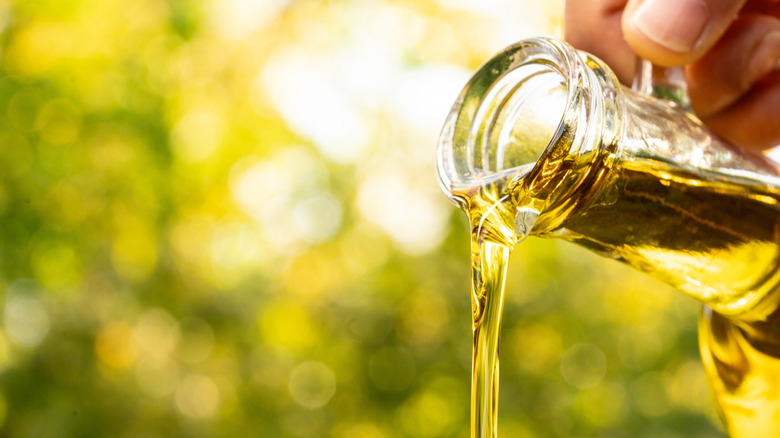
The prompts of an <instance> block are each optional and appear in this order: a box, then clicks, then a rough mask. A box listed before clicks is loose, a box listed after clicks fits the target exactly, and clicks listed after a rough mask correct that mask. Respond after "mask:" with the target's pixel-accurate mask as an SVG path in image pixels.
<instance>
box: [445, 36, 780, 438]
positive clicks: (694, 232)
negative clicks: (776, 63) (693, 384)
mask: <svg viewBox="0 0 780 438" xmlns="http://www.w3.org/2000/svg"><path fill="white" fill-rule="evenodd" d="M648 65H649V64H646V63H645V64H641V66H642V68H640V69H638V77H637V78H638V80H637V81H635V86H634V89H629V88H626V87H624V86H622V85H620V84H619V83H618V81H617V79H616V78H615V76H614V74H613V73H612V71H611V70H610V69H609V67H607V66H606V64H604V63H603V62H602V61H600V60H599V59H597V58H595V57H593V56H591V55H589V54H587V53H584V52H580V51H577V50H575V49H574V48H572V47H571V46H569V45H568V44H566V43H564V42H562V41H558V40H554V39H549V38H535V39H530V40H526V41H522V42H520V43H518V44H515V45H513V46H511V47H509V48H507V49H505V50H504V51H503V52H501V53H500V54H498V55H497V56H495V57H494V58H493V59H491V60H490V61H488V62H487V63H486V64H485V65H484V66H482V67H481V68H480V69H479V71H478V72H477V73H476V74H475V75H474V76H473V78H472V79H471V81H470V82H469V83H468V84H467V86H466V87H465V89H464V90H463V92H462V93H461V94H460V96H459V97H458V99H457V101H456V102H455V105H454V107H453V109H452V111H451V112H450V114H449V116H448V118H447V121H446V123H445V126H444V129H443V132H442V136H441V139H440V143H439V148H438V152H437V159H438V162H437V173H438V175H439V181H440V184H441V186H442V189H443V190H444V192H445V193H446V194H447V195H448V196H449V197H450V199H451V200H452V201H453V202H455V203H456V204H459V205H461V206H464V205H467V204H468V203H469V202H471V201H470V200H469V199H468V198H469V196H472V194H473V193H475V192H476V191H478V190H481V189H482V188H484V187H487V186H490V187H493V188H494V189H495V190H496V191H497V192H498V193H497V194H496V196H495V199H500V200H501V201H500V203H501V205H500V206H499V207H500V208H495V209H491V211H492V212H493V213H492V214H493V216H494V217H493V218H492V219H491V221H489V222H492V223H494V224H495V225H494V226H495V228H496V230H497V232H498V233H501V234H502V235H505V236H506V235H509V234H512V235H514V236H517V238H516V240H522V238H524V237H525V236H527V235H529V234H530V235H535V236H539V237H554V238H561V239H566V240H569V241H571V242H574V243H577V244H579V245H582V246H585V247H587V248H589V249H591V250H593V251H596V252H598V253H600V254H603V255H605V256H608V257H611V258H614V259H617V260H619V261H621V262H624V263H627V264H629V265H631V266H633V267H634V268H637V269H639V270H641V271H643V272H645V273H647V274H648V275H651V276H653V277H655V278H657V279H660V280H662V281H664V282H666V283H668V284H670V285H672V286H674V287H675V288H677V289H679V290H681V291H683V292H685V293H687V294H689V295H691V296H693V297H695V298H696V299H698V300H699V301H701V302H702V303H703V304H704V310H703V312H702V316H701V318H700V324H699V328H700V349H701V353H702V358H703V362H704V365H705V369H706V371H707V375H708V379H709V381H710V384H711V387H712V388H713V393H714V394H715V398H716V401H717V405H718V407H719V409H720V411H721V413H722V416H723V418H724V420H725V423H726V425H727V428H728V430H729V433H730V434H731V435H732V436H734V437H752V438H755V437H764V436H767V437H768V436H773V437H774V436H776V435H777V434H778V433H779V432H778V431H780V359H778V358H780V321H778V318H780V315H778V307H780V305H779V301H780V292H779V291H778V289H780V269H779V266H778V264H779V263H780V169H778V166H777V165H776V164H775V163H774V162H772V161H771V160H769V159H768V158H766V157H765V156H763V155H760V154H754V153H751V152H748V151H745V150H743V149H740V148H738V147H736V146H734V145H732V144H730V143H728V142H726V141H724V140H722V139H720V138H718V137H717V136H715V135H714V134H712V133H711V132H710V131H708V130H707V128H706V127H704V126H703V124H702V123H701V122H700V121H699V120H698V119H696V117H695V116H693V115H692V114H691V113H690V112H688V111H686V104H687V100H686V99H687V97H686V96H687V94H686V93H685V89H684V88H682V87H681V86H680V84H679V81H677V82H675V77H674V76H667V77H663V76H661V77H660V80H659V78H658V77H656V78H655V79H653V77H652V76H653V70H651V69H649V68H648V67H647V66H648ZM658 72H659V71H656V73H658ZM671 73H673V72H671ZM497 202H498V201H497Z"/></svg>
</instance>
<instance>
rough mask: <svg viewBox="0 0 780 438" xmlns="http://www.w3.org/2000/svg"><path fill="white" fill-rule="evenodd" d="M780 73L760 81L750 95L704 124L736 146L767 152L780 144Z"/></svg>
mask: <svg viewBox="0 0 780 438" xmlns="http://www.w3.org/2000/svg"><path fill="white" fill-rule="evenodd" d="M778 108H780V71H779V70H776V71H773V72H772V73H770V74H768V75H767V76H765V77H763V78H761V79H760V80H759V81H758V83H757V84H756V85H755V86H754V87H753V89H751V90H750V92H749V93H748V94H747V95H745V96H744V97H743V98H742V99H740V100H739V101H738V102H737V103H736V104H734V105H733V106H731V107H730V108H728V109H727V110H725V111H723V112H721V113H719V114H717V115H715V116H713V117H710V118H708V119H707V120H706V123H707V126H708V127H709V128H710V129H711V130H712V131H713V132H715V133H716V134H719V135H720V136H722V137H723V138H726V139H728V140H731V141H732V142H733V143H735V144H739V145H742V146H746V147H749V148H751V149H756V150H766V149H770V148H772V147H774V146H776V145H777V144H778V143H780V123H778V122H777V115H778Z"/></svg>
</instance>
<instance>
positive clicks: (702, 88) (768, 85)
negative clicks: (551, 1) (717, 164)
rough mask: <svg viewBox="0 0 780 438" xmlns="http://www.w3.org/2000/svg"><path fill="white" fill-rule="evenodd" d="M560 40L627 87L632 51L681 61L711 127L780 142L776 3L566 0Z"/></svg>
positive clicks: (756, 142) (746, 140) (760, 142)
mask: <svg viewBox="0 0 780 438" xmlns="http://www.w3.org/2000/svg"><path fill="white" fill-rule="evenodd" d="M564 38H565V39H566V40H567V41H568V42H569V43H571V44H572V45H573V46H574V47H576V48H578V49H580V50H584V51H586V52H590V53H592V54H594V55H596V56H598V57H599V58H601V59H603V60H604V61H605V62H606V63H607V64H609V65H610V67H612V69H613V70H614V71H615V73H616V74H617V76H618V78H619V79H620V81H621V82H623V83H625V84H630V83H631V79H632V77H633V75H634V68H635V65H636V56H637V54H638V55H639V56H641V57H643V58H645V59H647V60H649V61H651V62H653V63H654V64H658V65H662V66H676V65H684V66H685V76H686V81H687V82H688V93H689V95H690V98H691V105H692V106H693V109H694V112H695V113H696V114H697V116H698V117H699V118H700V119H701V120H702V121H703V122H704V123H705V124H706V125H707V126H708V127H709V128H710V129H712V131H714V132H715V133H717V134H719V135H721V136H722V137H724V138H726V139H729V140H731V141H732V142H734V143H736V144H739V145H742V146H745V147H749V148H753V149H758V150H763V149H768V148H771V147H774V146H777V145H779V144H780V0H734V1H732V0H566V16H565V32H564Z"/></svg>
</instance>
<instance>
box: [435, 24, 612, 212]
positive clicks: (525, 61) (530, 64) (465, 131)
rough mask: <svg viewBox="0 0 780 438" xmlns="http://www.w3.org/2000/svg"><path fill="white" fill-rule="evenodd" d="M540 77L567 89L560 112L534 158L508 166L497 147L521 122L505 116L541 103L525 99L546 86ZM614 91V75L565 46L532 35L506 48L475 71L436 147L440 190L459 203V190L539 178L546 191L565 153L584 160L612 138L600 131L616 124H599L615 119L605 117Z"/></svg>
mask: <svg viewBox="0 0 780 438" xmlns="http://www.w3.org/2000/svg"><path fill="white" fill-rule="evenodd" d="M540 75H541V76H544V75H548V76H549V77H548V79H550V78H552V77H554V78H557V80H559V81H560V83H561V84H563V87H564V88H565V97H563V98H562V99H561V101H560V102H557V103H555V104H554V105H553V106H557V107H558V109H557V110H556V111H557V115H556V114H553V116H552V118H551V119H552V120H553V121H552V122H550V121H549V120H548V124H549V127H548V128H547V129H548V136H549V138H548V139H547V141H546V143H545V144H543V145H542V147H541V148H538V150H536V155H533V156H532V157H530V156H529V155H525V156H524V157H526V158H528V159H527V160H525V161H522V160H520V161H518V160H517V159H515V160H514V161H511V160H509V161H508V162H507V160H506V159H505V158H506V154H507V153H509V152H511V151H509V148H508V147H507V145H506V144H496V143H495V142H498V141H505V140H506V138H508V137H507V135H506V133H507V132H511V131H512V130H513V129H515V127H514V126H512V125H510V126H505V125H507V124H512V123H520V124H522V122H523V120H521V119H512V118H511V117H505V116H506V115H507V114H509V115H513V116H514V117H517V116H518V115H523V114H526V113H524V111H525V109H524V108H519V107H512V106H511V105H529V104H534V103H535V104H537V106H538V104H539V103H540V102H542V105H544V103H543V102H544V100H543V99H542V100H539V99H536V100H534V99H524V98H525V97H527V96H529V95H532V94H533V93H535V92H536V93H538V91H537V90H534V89H533V87H534V86H537V87H538V86H539V85H540V84H541V85H542V86H544V84H545V82H543V81H542V82H539V81H536V82H534V80H533V78H538V77H540ZM550 75H551V76H550ZM524 87H525V88H524ZM529 88H531V90H530V91H529ZM616 89H619V86H618V85H617V80H616V79H615V77H614V74H613V73H612V72H611V71H610V70H609V69H608V68H607V67H606V66H605V65H604V64H603V63H602V62H601V61H599V60H597V59H596V58H593V57H591V56H589V55H587V54H584V53H581V52H578V51H577V50H576V49H574V48H573V47H571V46H570V45H569V44H567V43H565V42H563V41H560V40H557V39H554V38H548V37H536V38H531V39H527V40H524V41H520V42H518V43H516V44H514V45H512V46H509V47H507V48H506V49H504V50H503V51H501V52H500V53H498V54H497V55H496V56H494V57H493V58H491V59H490V60H488V61H487V62H486V63H485V64H483V65H482V67H480V68H479V69H478V70H477V72H476V73H475V74H474V75H473V76H472V78H471V80H469V82H468V83H467V84H466V86H465V87H464V89H463V91H462V92H461V93H460V95H459V96H458V98H457V100H456V101H455V103H454V105H453V107H452V109H451V111H450V113H449V115H448V116H447V119H446V122H445V124H444V127H443V129H442V133H441V136H440V139H439V143H438V147H437V166H436V168H437V175H438V179H439V184H440V186H441V188H442V190H443V191H444V193H445V194H447V196H448V197H449V198H450V200H452V201H453V202H455V203H456V204H460V203H462V201H463V200H461V199H458V197H457V195H456V193H460V192H463V191H467V190H469V189H470V188H474V187H476V186H480V185H484V184H486V183H491V182H501V181H504V182H507V181H510V180H511V181H516V180H518V179H519V178H523V177H524V176H525V175H529V174H530V175H537V176H539V175H543V176H544V178H543V179H544V180H545V184H544V185H545V186H549V184H553V185H555V184H557V183H558V182H556V181H547V180H549V177H550V170H551V169H550V165H557V164H560V159H559V158H560V157H562V156H564V155H571V154H575V155H587V154H589V153H590V152H593V151H595V150H598V149H599V148H600V147H602V144H603V143H604V142H603V141H602V139H603V137H604V135H605V134H606V135H609V136H613V135H615V133H614V132H605V126H606V127H607V129H606V131H610V130H614V129H616V128H615V127H619V123H609V124H605V123H604V121H605V118H606V117H615V116H616V115H619V114H607V113H615V111H612V108H610V105H608V104H605V103H604V98H603V96H604V94H605V92H606V94H609V93H610V92H611V91H614V90H616ZM542 91H544V90H542ZM523 93H525V94H523ZM614 94H617V93H614ZM517 96H520V97H519V98H518V97H517ZM537 97H538V96H537ZM542 98H546V96H542ZM532 109H533V108H532ZM553 112H555V111H553ZM547 116H548V117H549V111H548V114H547ZM518 120H519V122H518ZM613 121H614V120H613ZM502 136H503V139H502ZM510 146H517V145H516V144H512V145H510ZM521 156H522V155H521ZM507 164H509V165H507ZM557 177H563V175H560V174H559V175H557ZM529 179H531V178H530V177H529ZM554 179H557V178H554Z"/></svg>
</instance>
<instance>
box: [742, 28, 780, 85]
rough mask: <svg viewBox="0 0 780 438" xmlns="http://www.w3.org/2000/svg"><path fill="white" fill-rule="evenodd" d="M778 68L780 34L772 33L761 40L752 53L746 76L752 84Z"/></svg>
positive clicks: (779, 63)
mask: <svg viewBox="0 0 780 438" xmlns="http://www.w3.org/2000/svg"><path fill="white" fill-rule="evenodd" d="M778 67H780V32H772V33H769V34H767V35H765V36H764V37H763V38H761V41H760V42H759V43H758V44H757V45H756V47H755V48H754V49H753V51H752V52H751V53H750V60H749V61H748V64H747V72H746V75H745V76H746V78H747V79H748V81H749V82H751V83H752V82H755V81H757V80H758V79H760V78H761V77H762V76H764V75H765V74H767V73H769V72H770V71H772V70H774V69H777V68H778Z"/></svg>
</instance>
